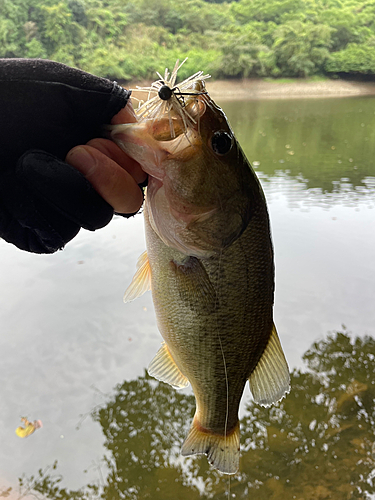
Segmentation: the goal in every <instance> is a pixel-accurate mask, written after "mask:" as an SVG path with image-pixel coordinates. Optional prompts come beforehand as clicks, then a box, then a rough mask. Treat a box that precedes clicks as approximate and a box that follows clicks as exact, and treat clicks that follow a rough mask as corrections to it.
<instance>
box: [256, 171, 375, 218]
mask: <svg viewBox="0 0 375 500" xmlns="http://www.w3.org/2000/svg"><path fill="white" fill-rule="evenodd" d="M259 168H260V167H259ZM257 174H258V177H259V178H260V179H261V181H262V184H263V187H264V189H265V191H266V193H267V199H268V201H269V202H272V201H273V200H274V199H275V197H278V196H279V195H282V196H285V198H286V200H287V204H288V207H289V208H291V209H299V210H303V211H305V210H309V209H311V208H316V207H319V208H324V209H326V210H328V209H330V208H332V207H335V206H337V205H341V206H344V207H351V208H354V209H356V210H359V209H360V208H361V207H366V208H369V209H372V208H374V207H375V177H365V178H364V179H362V180H361V185H358V186H353V184H352V183H351V182H350V179H348V178H345V177H342V178H341V179H340V180H337V181H332V190H331V191H330V192H326V191H324V190H323V189H322V188H321V187H315V188H310V187H309V180H308V179H304V177H303V176H302V174H300V175H297V176H295V177H293V176H291V174H290V170H276V171H275V173H274V174H273V175H272V176H269V175H267V174H265V173H264V172H262V171H259V170H257Z"/></svg>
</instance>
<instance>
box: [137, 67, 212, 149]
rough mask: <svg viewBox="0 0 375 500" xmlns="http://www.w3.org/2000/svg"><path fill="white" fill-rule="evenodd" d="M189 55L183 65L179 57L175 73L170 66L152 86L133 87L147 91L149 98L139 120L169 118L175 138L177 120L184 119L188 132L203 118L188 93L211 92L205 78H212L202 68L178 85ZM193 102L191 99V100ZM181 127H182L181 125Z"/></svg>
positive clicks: (184, 125) (140, 109)
mask: <svg viewBox="0 0 375 500" xmlns="http://www.w3.org/2000/svg"><path fill="white" fill-rule="evenodd" d="M186 60H187V58H186V59H184V60H183V61H182V63H181V64H179V61H178V60H177V62H176V64H175V66H174V68H173V71H172V73H171V74H170V73H169V71H168V68H166V70H165V73H164V77H163V76H162V75H161V74H160V73H157V75H158V77H159V80H156V81H155V82H153V83H152V84H151V86H149V87H136V88H135V89H133V90H136V91H138V92H145V93H147V97H146V99H145V100H144V101H143V100H142V101H140V105H139V107H138V109H136V115H137V118H138V123H140V122H142V121H144V120H154V121H158V120H161V119H164V118H165V116H166V115H167V116H168V118H169V125H170V135H171V139H174V138H175V137H176V136H177V134H176V128H177V127H176V125H177V124H176V121H177V122H182V127H183V131H184V133H185V135H186V133H187V131H188V129H189V127H191V126H195V125H196V124H197V120H199V113H197V112H196V110H194V108H193V106H190V107H188V106H186V102H185V96H189V97H194V96H203V97H205V96H206V95H208V93H207V91H206V90H205V89H204V83H203V82H204V81H205V80H207V79H208V78H210V75H207V74H206V75H204V74H203V71H198V72H197V73H195V74H194V75H192V76H190V77H189V78H187V79H186V80H183V81H182V82H181V83H179V84H178V86H176V85H175V83H176V78H177V73H178V71H179V69H180V68H181V66H182V65H183V64H184V63H185V62H186ZM189 104H190V102H189ZM178 128H179V127H178Z"/></svg>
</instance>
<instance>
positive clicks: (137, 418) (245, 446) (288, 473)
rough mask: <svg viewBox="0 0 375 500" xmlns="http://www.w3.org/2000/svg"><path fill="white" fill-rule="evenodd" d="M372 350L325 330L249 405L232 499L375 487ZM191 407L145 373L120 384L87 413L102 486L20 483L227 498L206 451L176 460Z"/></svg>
mask: <svg viewBox="0 0 375 500" xmlns="http://www.w3.org/2000/svg"><path fill="white" fill-rule="evenodd" d="M374 353H375V340H374V339H373V338H371V337H365V338H358V337H356V338H352V337H351V336H350V335H349V334H348V333H347V332H345V331H344V332H338V333H335V334H331V335H328V337H327V338H326V339H325V340H322V341H320V342H317V343H314V344H313V345H312V347H311V348H310V349H309V350H308V351H307V352H306V353H305V355H304V362H305V364H306V369H305V370H295V371H294V373H293V375H292V380H291V382H292V388H293V390H292V391H291V393H290V395H289V396H288V397H287V398H286V399H284V400H283V401H282V402H281V403H279V404H278V405H276V406H274V407H272V408H269V409H267V408H262V407H259V406H256V405H254V404H249V405H248V407H247V410H246V413H245V415H244V417H243V418H242V419H241V443H242V446H241V448H242V458H241V464H240V473H239V474H238V475H236V476H234V477H233V478H232V480H231V485H230V491H231V497H233V498H241V499H247V498H249V497H253V495H254V494H256V498H257V499H259V500H262V499H268V500H270V499H275V500H276V499H280V498H290V499H292V498H297V499H304V500H317V499H325V498H330V499H333V500H336V499H337V500H342V499H344V498H365V497H366V494H370V493H374V492H375V481H374V477H375V454H374V450H375V445H374V434H375V362H374V361H375V356H374ZM194 406H195V404H194V397H193V396H191V395H188V394H184V393H181V392H178V391H176V390H174V389H172V388H171V387H169V386H168V385H167V384H163V383H159V382H156V381H155V380H153V379H150V378H149V377H148V376H147V375H146V374H145V375H144V376H141V377H138V378H137V379H136V380H132V381H130V382H128V381H125V382H124V383H123V384H121V385H118V386H117V387H116V389H115V392H114V394H113V396H112V397H111V399H110V400H109V401H108V402H107V403H106V404H105V405H104V406H103V407H102V408H101V409H99V410H95V411H94V412H93V413H92V417H93V419H94V420H95V421H96V422H98V423H99V424H100V426H101V427H102V431H103V433H104V436H105V448H106V450H107V452H106V454H105V457H104V459H103V461H104V462H105V463H106V466H107V468H108V474H107V476H106V477H105V478H104V483H103V484H100V482H99V483H98V484H96V485H93V484H92V485H87V486H86V487H85V488H82V489H81V490H79V491H71V490H70V491H68V490H65V489H64V488H62V487H61V486H60V485H59V480H58V478H56V477H53V475H51V473H50V471H41V474H40V477H39V478H37V479H35V478H24V479H23V482H22V486H23V487H24V488H29V490H30V492H32V493H36V492H38V493H41V494H43V495H45V496H46V497H47V498H51V499H66V500H68V499H82V500H83V499H85V500H86V499H87V500H89V499H93V498H100V499H106V500H113V499H120V498H125V499H132V500H139V499H147V498H153V499H155V500H158V499H160V500H162V499H171V500H172V499H176V498H178V499H192V500H194V499H197V500H198V499H199V498H202V497H203V498H212V499H217V500H219V499H224V498H227V493H228V492H227V489H228V479H227V478H225V477H223V476H220V475H219V474H218V473H217V471H214V470H212V469H210V468H209V465H208V464H207V461H206V460H205V459H204V458H188V459H184V460H181V459H180V458H179V457H178V452H179V447H180V445H181V442H182V440H183V437H184V436H185V433H186V432H187V429H188V422H189V421H190V417H191V416H192V415H193V412H194ZM30 488H31V489H30ZM255 492H256V493H255Z"/></svg>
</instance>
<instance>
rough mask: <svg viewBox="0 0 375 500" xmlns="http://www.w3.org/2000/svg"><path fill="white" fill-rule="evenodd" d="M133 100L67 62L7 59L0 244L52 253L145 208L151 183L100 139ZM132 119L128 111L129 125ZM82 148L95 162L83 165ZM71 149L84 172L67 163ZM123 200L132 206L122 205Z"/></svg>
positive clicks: (0, 121) (2, 94) (1, 89)
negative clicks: (84, 232)
mask: <svg viewBox="0 0 375 500" xmlns="http://www.w3.org/2000/svg"><path fill="white" fill-rule="evenodd" d="M129 95H130V93H129V92H128V91H127V90H125V89H123V88H122V87H120V86H119V85H117V84H116V83H115V82H111V81H109V80H106V79H103V78H98V77H96V76H93V75H90V74H88V73H85V72H83V71H80V70H77V69H74V68H70V67H68V66H65V65H63V64H60V63H55V62H52V61H47V60H35V59H34V60H33V59H0V109H1V113H0V132H1V133H0V237H1V238H3V239H4V240H6V241H8V242H10V243H13V244H14V245H16V246H17V247H19V248H21V249H22V250H26V251H29V252H35V253H53V252H55V251H56V250H58V249H61V248H63V247H64V245H65V244H66V243H67V242H68V241H70V240H71V239H72V238H74V236H75V235H76V234H77V233H78V231H79V230H80V228H81V227H83V228H85V229H89V230H95V229H98V228H100V227H103V226H105V225H106V224H108V222H109V221H110V220H111V218H112V216H113V211H114V209H115V210H116V211H119V212H124V211H125V212H128V211H131V212H135V211H137V210H138V209H139V206H140V204H141V199H142V192H141V189H140V188H139V187H137V182H139V181H141V182H142V180H144V177H145V176H144V175H143V174H142V172H141V171H140V170H139V168H138V167H137V165H136V164H134V162H132V161H129V162H128V161H127V159H126V157H125V156H124V154H123V153H121V156H120V155H119V152H118V151H117V149H116V148H115V147H114V145H112V144H109V142H108V141H106V140H104V139H96V138H97V137H100V135H101V130H102V127H103V124H108V123H109V122H110V121H111V119H112V117H113V116H114V115H116V114H117V113H119V111H120V110H121V109H122V108H124V106H125V105H126V103H127V101H128V98H129ZM128 109H130V108H128ZM122 113H124V112H122ZM130 115H131V113H130V114H129V111H126V113H125V119H126V117H128V118H129V119H130V118H131V116H130ZM120 116H121V114H120ZM120 119H124V117H122V118H120ZM133 120H134V117H133ZM79 144H86V146H83V150H84V151H87V152H88V153H89V154H92V155H93V158H94V159H95V161H96V163H95V162H94V163H93V164H92V163H91V165H89V166H88V167H87V164H86V167H85V166H84V164H83V163H84V162H82V158H81V159H79V158H78V156H77V154H76V153H77V150H75V151H74V147H75V146H77V145H79ZM72 148H73V151H72V152H71V154H70V157H69V161H70V162H71V163H72V164H73V165H75V166H77V168H74V167H73V166H71V165H69V164H68V163H66V162H65V161H64V160H65V157H66V155H67V153H68V152H69V151H70V150H71V149H72ZM81 151H82V150H81ZM74 157H75V158H74ZM95 166H96V167H98V166H100V167H101V168H100V169H99V168H96V170H95ZM90 169H91V171H90ZM80 170H81V171H83V174H84V175H82V173H81V172H80ZM85 175H86V177H87V178H90V177H91V180H92V182H93V184H94V185H95V189H94V187H92V185H91V184H90V182H89V181H88V180H87V178H86V177H85ZM124 193H128V194H129V200H128V201H124V199H125V197H124V199H123V200H121V198H122V196H123V195H124ZM102 194H103V196H104V198H105V199H108V200H109V203H108V202H107V201H105V199H103V198H102V196H101V195H102Z"/></svg>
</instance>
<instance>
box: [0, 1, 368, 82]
mask: <svg viewBox="0 0 375 500" xmlns="http://www.w3.org/2000/svg"><path fill="white" fill-rule="evenodd" d="M373 4H374V2H373V1H368V0H269V1H267V2H264V0H238V1H236V0H232V1H228V2H226V1H225V0H181V1H179V2H175V1H174V0H113V1H111V2H109V1H108V0H44V1H43V2H40V0H0V57H42V58H50V59H54V60H57V61H60V62H64V63H67V64H70V65H72V66H76V67H78V68H81V69H84V70H86V71H89V72H92V73H95V74H98V75H100V76H106V77H111V78H116V79H123V80H141V79H154V77H155V72H156V71H159V72H160V71H163V70H164V67H165V65H166V64H168V66H169V67H171V66H172V65H173V64H174V62H175V60H176V59H177V58H179V59H180V60H181V59H183V58H185V57H186V56H187V55H188V56H189V58H190V59H191V61H190V66H191V67H192V68H193V72H195V71H197V70H199V69H202V70H203V71H209V72H211V74H212V75H213V76H214V77H236V78H242V77H252V76H265V77H277V76H281V77H296V76H297V77H306V76H309V75H323V74H326V75H332V74H337V73H339V74H342V73H347V74H353V73H354V74H361V75H372V74H374V56H373V50H372V49H373V47H374V40H375V9H374V8H373ZM184 76H185V75H184Z"/></svg>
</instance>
